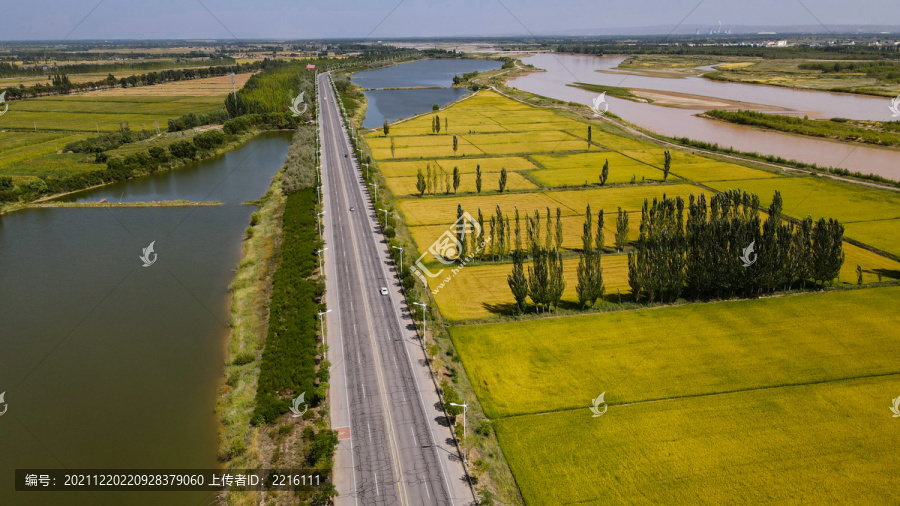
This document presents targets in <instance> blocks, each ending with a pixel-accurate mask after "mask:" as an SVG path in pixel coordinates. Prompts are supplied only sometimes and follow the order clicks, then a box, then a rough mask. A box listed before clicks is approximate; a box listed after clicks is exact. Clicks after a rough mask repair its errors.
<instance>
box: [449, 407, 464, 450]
mask: <svg viewBox="0 0 900 506" xmlns="http://www.w3.org/2000/svg"><path fill="white" fill-rule="evenodd" d="M449 404H450V405H451V406H456V407H458V408H463V445H462V447H463V460H464V461H468V460H469V452H468V450H467V449H466V445H465V440H466V410H467V409H468V408H469V405H468V404H457V403H455V402H451V403H449Z"/></svg>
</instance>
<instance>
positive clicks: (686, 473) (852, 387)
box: [494, 375, 898, 504]
mask: <svg viewBox="0 0 900 506" xmlns="http://www.w3.org/2000/svg"><path fill="white" fill-rule="evenodd" d="M896 384H897V376H896V375H893V376H886V377H867V378H860V379H851V380H845V381H840V382H834V383H824V384H818V385H799V386H788V387H781V388H775V389H762V390H750V391H746V392H737V393H730V394H720V395H712V396H701V397H692V398H683V399H672V400H667V401H662V402H647V403H640V404H634V405H631V406H610V407H609V408H608V412H607V413H606V414H605V415H604V416H601V417H599V418H592V417H591V412H590V411H588V409H587V406H590V403H591V399H592V398H593V397H596V396H597V394H599V392H594V393H591V392H585V393H584V394H583V395H582V397H583V399H582V404H583V405H584V406H585V407H583V408H581V409H578V410H570V411H558V412H552V413H546V414H540V415H530V416H522V417H513V418H503V419H500V420H498V421H496V422H494V426H495V427H496V431H497V436H498V439H499V440H500V444H501V446H502V447H503V452H504V454H505V456H506V458H507V461H508V462H509V465H510V467H511V468H512V471H513V474H514V475H515V476H516V482H517V483H518V485H519V487H520V490H521V491H522V495H523V496H524V497H525V502H526V504H733V503H740V504H794V503H798V502H801V503H804V504H882V503H884V502H885V498H889V497H893V495H894V494H895V491H894V490H893V489H894V488H895V487H893V486H892V484H891V480H889V479H886V477H888V476H894V475H896V474H897V471H898V469H897V463H896V459H895V457H894V454H895V452H894V449H893V448H894V446H895V443H896V423H895V422H896V419H891V416H890V415H891V413H890V411H888V406H890V399H891V395H896V393H892V392H894V391H895V390H896ZM595 390H596V389H595ZM611 394H612V392H607V397H606V400H607V401H608V400H610V397H609V396H610V395H611Z"/></svg>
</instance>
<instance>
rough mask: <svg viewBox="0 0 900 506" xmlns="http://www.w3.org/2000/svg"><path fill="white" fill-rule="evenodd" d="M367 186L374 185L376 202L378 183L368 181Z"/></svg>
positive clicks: (376, 200) (376, 199) (376, 201)
mask: <svg viewBox="0 0 900 506" xmlns="http://www.w3.org/2000/svg"><path fill="white" fill-rule="evenodd" d="M369 186H374V187H375V203H376V204H377V203H378V183H369Z"/></svg>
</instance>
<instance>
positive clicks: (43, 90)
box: [6, 60, 266, 100]
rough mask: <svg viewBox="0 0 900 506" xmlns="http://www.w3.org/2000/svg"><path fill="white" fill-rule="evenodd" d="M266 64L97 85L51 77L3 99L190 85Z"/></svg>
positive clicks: (8, 93) (156, 74)
mask: <svg viewBox="0 0 900 506" xmlns="http://www.w3.org/2000/svg"><path fill="white" fill-rule="evenodd" d="M265 61H266V60H263V61H259V62H253V63H239V64H235V65H230V66H225V67H222V66H214V67H207V68H198V69H175V70H163V71H160V72H148V73H146V74H139V75H131V76H128V77H122V78H118V79H117V78H116V77H115V76H113V75H112V74H109V75H107V76H106V77H105V78H104V79H101V80H99V81H86V82H83V83H73V82H71V80H70V79H69V77H68V75H66V74H53V75H52V76H51V78H50V84H43V83H38V84H35V85H34V86H27V87H26V86H24V85H21V84H20V85H19V86H11V87H8V88H6V98H7V99H10V100H14V99H20V98H28V97H40V96H45V95H60V94H67V93H71V92H73V91H87V90H98V89H109V88H115V87H122V88H129V87H135V86H150V85H154V84H161V83H167V82H176V81H189V80H191V79H203V78H207V77H216V76H224V75H228V74H231V73H235V74H243V73H246V72H253V71H255V70H260V69H262V68H265Z"/></svg>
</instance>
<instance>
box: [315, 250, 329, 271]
mask: <svg viewBox="0 0 900 506" xmlns="http://www.w3.org/2000/svg"><path fill="white" fill-rule="evenodd" d="M327 249H328V248H322V249H320V250H318V251H316V253H318V254H319V275H322V253H323V252H324V251H325V250H327Z"/></svg>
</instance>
